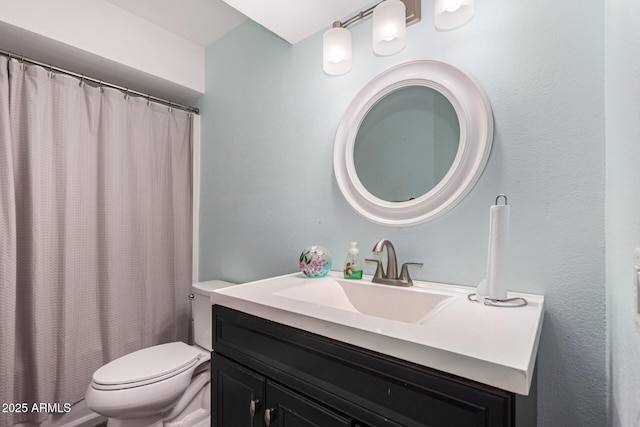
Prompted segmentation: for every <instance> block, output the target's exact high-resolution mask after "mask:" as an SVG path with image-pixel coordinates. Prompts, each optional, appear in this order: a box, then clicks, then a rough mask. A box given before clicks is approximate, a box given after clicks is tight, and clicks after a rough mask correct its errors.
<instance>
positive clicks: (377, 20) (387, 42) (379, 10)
mask: <svg viewBox="0 0 640 427" xmlns="http://www.w3.org/2000/svg"><path fill="white" fill-rule="evenodd" d="M406 22H407V18H406V11H405V5H404V3H403V2H402V1H401V0H385V1H383V2H382V3H380V4H379V5H378V6H376V8H375V9H373V51H374V52H375V53H376V55H383V56H386V55H393V54H394V53H398V52H400V51H401V50H402V49H404V46H405V43H406V40H407V24H406Z"/></svg>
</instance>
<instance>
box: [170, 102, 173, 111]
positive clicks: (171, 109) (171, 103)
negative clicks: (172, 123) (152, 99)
mask: <svg viewBox="0 0 640 427" xmlns="http://www.w3.org/2000/svg"><path fill="white" fill-rule="evenodd" d="M172 105H173V102H171V101H169V112H172V111H173V107H172Z"/></svg>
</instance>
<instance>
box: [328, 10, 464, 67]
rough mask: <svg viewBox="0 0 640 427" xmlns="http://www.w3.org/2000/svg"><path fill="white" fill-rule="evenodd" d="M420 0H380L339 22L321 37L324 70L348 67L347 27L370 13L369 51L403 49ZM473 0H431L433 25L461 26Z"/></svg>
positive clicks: (444, 27)
mask: <svg viewBox="0 0 640 427" xmlns="http://www.w3.org/2000/svg"><path fill="white" fill-rule="evenodd" d="M420 2H421V0H383V1H381V2H380V3H377V4H375V5H374V6H372V7H370V8H369V9H366V10H363V11H362V12H360V13H358V14H357V15H354V16H352V17H351V18H349V19H347V20H345V21H343V22H341V21H336V22H334V23H333V28H331V29H330V30H328V31H327V32H325V33H324V37H323V38H322V44H323V46H322V59H323V61H322V63H323V66H322V67H323V69H324V72H325V73H327V74H329V75H332V76H337V75H340V74H345V73H347V72H349V71H350V70H351V57H352V54H351V33H350V32H349V30H347V28H348V27H349V26H350V25H352V24H354V23H356V22H358V21H361V20H363V19H364V18H366V17H367V16H369V15H373V40H372V41H373V51H374V53H375V54H376V55H380V56H387V55H393V54H395V53H398V52H400V51H401V50H402V49H404V46H405V43H406V39H407V37H406V29H407V27H408V26H409V25H411V24H415V23H416V22H418V21H420V18H421V11H420ZM474 3H475V0H435V27H436V29H437V30H440V31H449V30H453V29H456V28H458V27H461V26H462V25H464V24H466V23H467V22H469V21H470V20H471V18H473V14H474Z"/></svg>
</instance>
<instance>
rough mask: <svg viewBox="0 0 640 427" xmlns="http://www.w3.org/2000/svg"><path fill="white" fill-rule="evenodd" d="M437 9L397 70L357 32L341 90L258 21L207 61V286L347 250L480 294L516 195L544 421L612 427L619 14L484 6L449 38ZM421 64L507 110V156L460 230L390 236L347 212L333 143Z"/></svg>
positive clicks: (499, 114) (457, 218) (439, 226)
mask: <svg viewBox="0 0 640 427" xmlns="http://www.w3.org/2000/svg"><path fill="white" fill-rule="evenodd" d="M432 9H433V3H432V2H431V1H427V0H425V1H423V16H422V21H421V22H420V23H418V24H416V25H413V26H411V27H409V28H408V29H407V36H408V41H407V48H406V49H405V50H404V51H403V52H401V53H400V54H397V55H395V56H392V57H386V58H381V57H375V56H374V55H373V53H372V52H371V46H370V38H371V20H367V21H365V22H363V23H360V24H358V25H356V26H354V27H352V28H351V32H352V37H353V45H354V54H353V63H354V66H353V70H352V71H351V72H350V73H349V74H347V75H344V76H340V77H329V76H326V75H324V74H323V72H322V33H318V34H315V35H313V36H312V37H310V38H308V39H306V40H304V41H302V42H300V43H298V44H296V45H294V46H291V45H289V44H288V43H286V42H284V41H283V40H281V39H280V38H278V37H276V36H274V35H273V34H271V33H269V32H268V31H267V30H265V29H263V28H262V27H260V26H258V25H257V24H255V23H253V22H246V23H244V24H242V25H240V26H239V27H237V28H236V29H235V30H234V31H232V32H231V33H229V34H228V35H227V36H225V37H224V38H223V39H221V40H220V41H218V42H217V43H215V44H214V45H212V46H210V47H209V48H208V49H207V62H206V78H207V81H206V85H207V87H206V90H207V95H206V96H204V97H203V98H202V99H201V102H200V107H201V109H202V178H201V179H202V189H201V192H202V193H201V196H202V200H201V213H200V217H201V224H200V233H201V234H200V241H201V247H200V266H201V267H200V268H201V270H200V279H203V280H204V279H211V278H220V279H227V280H231V281H236V282H243V281H249V280H254V279H260V278H265V277H269V276H274V275H279V274H284V273H288V272H293V271H296V268H297V266H296V261H297V257H298V255H299V254H300V252H301V251H302V249H303V248H304V247H305V246H307V245H310V244H314V243H317V244H322V245H324V246H326V247H327V248H329V249H330V250H331V251H332V252H333V255H334V269H337V270H339V269H340V268H341V264H342V261H343V259H344V258H345V256H346V254H347V249H348V247H349V244H348V242H350V241H358V242H359V246H360V248H361V252H362V253H363V254H365V255H366V254H368V253H369V248H370V247H373V244H374V243H375V242H376V241H377V240H378V239H380V238H383V237H384V238H389V239H391V240H392V241H393V242H394V244H395V246H396V250H397V252H398V258H399V262H405V261H419V262H424V268H422V269H421V270H420V269H417V270H415V274H413V276H414V277H415V278H417V279H423V280H430V281H439V282H445V283H457V284H463V285H469V286H475V285H476V284H477V283H478V282H479V281H480V280H481V279H482V278H483V276H484V270H485V265H486V255H487V236H488V219H489V217H488V216H489V205H491V204H492V202H493V200H494V199H495V197H496V195H497V194H500V193H504V194H507V195H508V196H509V202H510V205H511V248H512V252H511V255H510V259H511V271H510V277H511V279H512V285H511V290H518V291H525V292H532V293H539V294H544V295H545V297H546V309H547V312H546V316H545V320H544V322H545V323H544V326H543V334H542V339H541V343H540V351H539V354H538V383H539V391H538V392H539V396H538V408H539V410H538V423H539V425H541V426H559V425H571V426H573V425H585V426H586V425H593V426H600V425H605V424H606V380H607V375H606V370H605V366H606V361H605V358H606V357H605V356H606V351H605V344H606V336H605V313H606V311H605V308H606V307H605V299H606V298H605V297H606V295H605V267H604V244H605V230H604V203H605V187H604V185H605V181H604V178H605V177H604V175H605V159H604V154H605V143H604V137H605V123H604V37H603V34H604V16H603V15H604V2H603V1H602V0H600V1H595V2H584V1H579V0H567V1H563V2H557V1H554V0H538V1H536V0H521V1H517V2H504V1H498V0H483V1H481V2H480V1H479V2H477V10H476V16H475V18H474V20H473V21H471V23H470V24H469V25H467V26H466V27H464V28H462V29H460V30H457V31H454V32H447V33H439V32H436V31H435V30H434V29H433V10H432ZM336 18H337V19H339V18H342V17H336ZM327 24H328V25H329V23H327ZM421 57H430V58H441V59H445V60H448V61H451V62H453V63H456V64H458V65H459V66H461V67H462V68H464V69H465V70H467V71H468V72H470V73H471V74H472V75H474V76H475V77H476V78H477V80H478V81H479V83H480V84H481V85H482V86H483V88H484V89H485V91H486V92H487V95H488V97H489V99H490V101H491V104H492V107H493V113H494V118H495V137H494V146H493V150H492V153H491V157H490V158H489V162H488V164H487V167H486V170H485V172H484V174H483V175H482V177H481V178H480V180H479V182H478V183H477V184H476V186H475V187H474V189H473V190H472V192H471V193H470V194H469V195H468V196H467V197H466V198H465V200H463V201H462V202H461V203H460V204H459V205H458V206H457V207H455V208H454V209H453V210H452V211H450V212H449V213H448V214H447V215H445V216H444V217H442V218H439V219H437V220H435V221H433V222H430V223H426V224H423V225H419V226H415V227H411V228H405V229H391V228H385V227H382V226H377V225H374V224H371V223H368V222H367V221H365V220H364V219H362V218H360V217H359V216H357V215H356V214H355V213H354V212H353V211H352V210H351V209H350V207H349V206H348V205H347V203H346V202H345V201H344V199H343V198H342V195H341V193H340V191H339V189H338V187H337V184H336V182H335V179H334V178H333V169H332V144H333V137H334V134H335V131H336V127H337V125H338V122H339V120H340V117H341V115H342V113H343V112H344V110H345V109H346V107H347V105H348V104H349V102H350V101H351V99H352V98H353V96H354V95H355V94H356V93H357V92H358V91H359V90H360V88H361V87H362V86H364V85H365V84H366V82H367V81H369V80H370V79H371V78H372V77H374V76H375V75H377V74H378V73H380V72H382V71H383V70H384V69H386V68H387V67H389V66H391V65H392V64H395V63H397V62H400V61H403V60H407V59H412V58H421ZM368 272H369V273H372V271H368ZM469 327H470V328H473V325H469ZM505 345H508V343H505Z"/></svg>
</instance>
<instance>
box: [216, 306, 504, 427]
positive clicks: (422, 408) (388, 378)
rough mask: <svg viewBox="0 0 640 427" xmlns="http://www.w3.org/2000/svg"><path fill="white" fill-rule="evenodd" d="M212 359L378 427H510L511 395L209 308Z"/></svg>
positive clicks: (306, 334)
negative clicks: (216, 357)
mask: <svg viewBox="0 0 640 427" xmlns="http://www.w3.org/2000/svg"><path fill="white" fill-rule="evenodd" d="M213 321H214V325H215V329H214V351H216V352H219V353H220V354H223V355H225V356H227V357H229V358H231V359H233V360H236V361H238V362H240V363H242V364H244V365H246V366H248V367H250V368H252V369H255V370H256V371H257V372H260V373H261V374H264V375H265V376H266V377H268V378H272V379H274V380H276V381H278V382H280V383H282V384H285V385H286V386H287V387H289V388H291V389H293V390H296V391H298V392H300V393H301V394H303V395H306V396H309V397H311V398H312V399H314V400H317V401H320V402H322V403H324V404H326V405H327V406H329V407H332V408H335V409H336V410H338V411H339V412H341V413H344V414H348V415H349V416H352V417H353V418H355V419H357V420H360V421H361V422H363V423H365V424H368V425H372V426H377V425H385V426H394V425H404V426H416V427H418V426H420V427H424V426H434V427H439V426H442V427H449V426H453V425H455V426H456V427H464V426H473V427H480V426H491V427H502V426H504V427H509V426H513V425H514V408H515V407H514V404H515V397H514V395H513V394H512V393H509V392H506V391H503V390H499V389H495V388H493V387H489V386H485V385H482V384H478V383H475V382H473V381H469V380H465V379H462V378H459V377H455V376H452V375H449V374H445V373H442V372H439V371H435V370H431V369H428V368H425V367H422V366H418V365H415V364H410V363H408V362H405V361H401V360H398V359H394V358H390V357H388V356H385V355H381V354H378V353H374V352H372V351H369V350H364V349H361V348H358V347H355V346H351V345H349V344H345V343H342V342H338V341H334V340H331V339H328V338H325V337H322V336H318V335H315V334H311V333H308V332H305V331H301V330H298V329H295V328H291V327H288V326H284V325H281V324H278V323H275V322H271V321H268V320H264V319H261V318H257V317H254V316H251V315H248V314H246V313H242V312H238V311H235V310H231V309H228V308H226V307H222V306H218V305H214V306H213Z"/></svg>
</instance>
